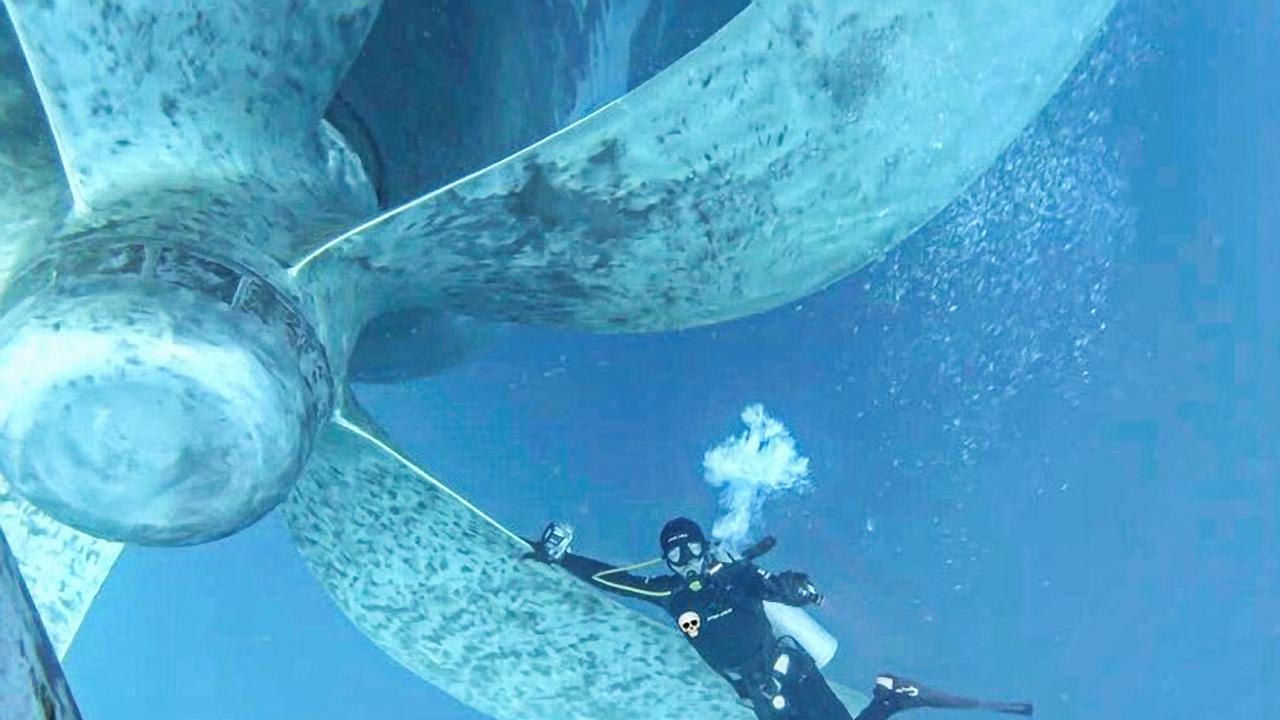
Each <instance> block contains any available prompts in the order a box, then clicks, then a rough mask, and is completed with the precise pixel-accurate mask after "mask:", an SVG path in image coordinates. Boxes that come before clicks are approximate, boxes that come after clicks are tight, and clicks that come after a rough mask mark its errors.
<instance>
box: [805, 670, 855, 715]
mask: <svg viewBox="0 0 1280 720" xmlns="http://www.w3.org/2000/svg"><path fill="white" fill-rule="evenodd" d="M792 695H793V697H794V700H795V703H796V709H798V710H799V711H800V713H801V714H802V715H803V716H804V717H805V718H809V720H853V715H851V714H850V713H849V708H847V707H845V706H844V703H842V702H840V698H838V697H836V694H835V691H833V690H832V689H831V686H830V685H828V684H827V680H826V678H824V677H822V672H821V671H819V670H818V669H817V668H814V669H813V671H812V672H810V673H809V674H807V675H806V676H805V677H804V678H803V679H801V680H800V682H798V683H796V686H795V689H794V690H792Z"/></svg>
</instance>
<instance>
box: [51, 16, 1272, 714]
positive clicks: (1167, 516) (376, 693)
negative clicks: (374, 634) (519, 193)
mask: <svg viewBox="0 0 1280 720" xmlns="http://www.w3.org/2000/svg"><path fill="white" fill-rule="evenodd" d="M1278 48H1280V13H1278V12H1277V8H1276V3H1274V2H1265V1H1264V2H1250V1H1248V0H1227V1H1223V0H1196V1H1195V2H1182V3H1163V2H1154V1H1146V0H1130V1H1128V2H1122V3H1121V4H1120V7H1119V8H1118V10H1117V11H1116V13H1115V15H1114V16H1113V17H1112V19H1111V20H1110V22H1109V26H1108V31H1107V32H1106V34H1105V35H1104V36H1103V37H1102V38H1101V39H1100V41H1099V42H1098V43H1097V45H1096V46H1095V47H1094V48H1093V50H1092V51H1091V52H1090V53H1089V54H1088V56H1087V57H1086V59H1085V61H1084V62H1083V63H1082V64H1081V66H1080V67H1079V68H1077V70H1076V72H1075V73H1074V74H1073V76H1072V79H1071V80H1070V81H1068V83H1067V84H1066V85H1065V86H1064V87H1063V89H1062V90H1061V91H1060V92H1059V94H1058V96H1057V98H1056V99H1055V100H1054V102H1053V103H1051V104H1050V106H1049V107H1048V108H1047V109H1046V110H1045V112H1044V113H1043V114H1042V116H1041V117H1040V119H1039V120H1038V122H1037V123H1036V124H1035V125H1034V126H1033V127H1031V128H1029V129H1028V131H1027V132H1026V133H1024V135H1023V136H1022V138H1021V139H1020V140H1019V141H1018V142H1017V143H1016V144H1015V145H1014V146H1013V147H1012V148H1010V149H1009V151H1008V152H1007V153H1006V154H1005V155H1004V156H1003V157H1002V159H1001V160H1000V162H998V163H997V165H996V166H995V167H993V168H992V169H991V170H990V171H989V172H988V173H987V174H986V175H985V176H984V177H983V178H982V179H981V180H980V181H978V182H977V183H976V184H975V185H974V186H973V187H972V188H971V189H970V190H969V191H968V192H967V193H966V194H965V195H964V196H963V197H962V198H961V199H960V200H958V201H957V202H956V203H954V204H953V205H952V206H951V207H949V208H948V209H947V210H946V211H944V212H943V213H942V214H941V215H940V216H939V217H937V218H936V219H935V220H934V221H932V222H931V223H930V224H929V225H928V226H927V227H925V228H924V229H923V230H921V231H920V232H919V233H917V234H916V235H915V236H914V237H913V238H911V239H909V240H908V241H907V242H905V243H904V244H903V245H901V246H900V247H899V248H898V249H896V250H895V251H894V252H892V253H890V254H889V255H888V256H887V257H886V258H885V259H884V260H883V261H881V262H879V263H877V264H875V265H873V266H871V267H868V268H866V269H864V270H863V271H861V272H858V273H855V274H854V275H853V276H851V277H849V278H847V279H846V280H844V281H842V282H840V283H838V284H836V285H834V286H833V287H831V288H829V289H828V290H826V291H824V292H823V293H821V294H819V295H816V296H814V297H810V298H807V299H805V300H804V301H802V302H800V303H795V304H792V305H789V306H786V307H783V308H780V309H778V310H775V311H773V312H770V313H766V314H764V315H759V316H755V317H751V318H746V319H743V320H739V321H735V322H731V323H727V324H723V325H718V326H714V327H709V328H702V329H698V330H692V331H685V332H678V333H663V334H654V335H643V336H625V337H624V336H592V335H587V334H581V333H575V332H566V331H557V330H549V329H530V328H511V329H509V330H507V331H505V332H504V333H503V335H502V336H501V338H500V339H499V341H498V342H497V344H496V345H495V346H494V347H493V348H492V349H490V350H489V351H488V352H486V353H485V354H483V355H482V356H481V357H479V358H478V359H476V360H474V361H472V362H469V363H467V364H464V365H462V366H459V367H457V368H455V369H453V370H450V371H447V372H445V373H443V374H441V375H439V376H436V377H433V378H431V379H428V380H422V381H415V382H409V383H403V384H400V385H394V386H363V387H358V388H357V394H358V396H359V397H360V399H361V401H362V402H363V404H364V405H365V406H366V408H367V409H368V410H369V411H370V413H371V414H372V415H373V416H374V417H376V418H378V419H379V420H380V421H381V422H382V423H383V426H384V427H385V428H386V429H387V431H388V433H389V434H390V436H391V438H392V439H393V440H394V441H395V442H397V443H398V444H399V446H400V447H401V448H402V449H403V450H405V451H406V452H407V454H409V455H410V456H411V457H413V458H415V459H417V460H419V461H421V462H422V463H423V465H424V466H425V467H426V469H427V470H428V471H430V472H432V473H433V474H434V475H435V476H437V477H439V478H440V479H442V480H443V481H445V482H446V483H448V484H449V485H451V486H452V487H453V488H454V489H456V490H457V491H458V492H460V493H461V494H462V495H463V496H465V497H467V498H469V499H470V500H472V501H473V502H475V503H476V504H477V505H478V506H480V507H481V508H483V509H485V510H486V511H487V512H489V513H490V514H492V515H493V516H494V517H496V518H497V519H498V520H500V521H501V522H503V523H504V524H505V525H506V526H508V527H510V528H512V529H514V530H515V531H517V532H521V533H523V534H526V535H532V534H534V533H536V532H537V531H538V530H539V529H540V528H541V527H542V525H543V524H544V523H545V522H546V521H548V520H550V519H554V518H563V519H566V520H569V521H570V522H572V523H573V524H574V525H575V526H576V528H577V531H578V538H577V541H576V545H575V547H576V549H577V550H578V551H579V552H582V553H584V554H588V555H592V556H597V557H601V558H603V559H609V560H615V561H623V560H633V559H634V560H639V559H645V558H648V557H651V556H652V555H653V554H654V550H655V545H656V535H657V531H658V528H660V527H661V525H662V523H663V522H664V521H665V520H667V519H668V518H670V517H672V516H674V515H679V514H687V515H690V516H692V517H695V518H698V519H700V520H703V521H705V522H706V523H707V524H709V523H710V522H711V521H712V520H713V519H714V518H715V517H716V516H717V515H718V514H719V512H720V509H719V508H718V507H717V494H716V490H715V489H714V488H712V487H710V486H709V485H708V484H707V483H706V481H705V480H704V477H703V466H702V461H703V457H704V453H706V451H707V450H708V449H710V448H711V447H713V446H714V445H716V444H717V443H718V442H720V441H721V440H723V439H724V438H726V437H729V436H732V435H734V434H736V433H739V432H741V431H742V429H743V428H742V424H741V420H740V418H739V415H740V413H741V412H742V411H743V409H744V408H746V407H747V406H749V405H751V404H754V403H762V404H763V406H764V408H765V409H766V411H767V412H768V413H769V414H770V415H772V416H773V417H776V418H777V419H779V420H781V421H782V422H783V423H785V425H786V426H787V428H788V429H789V431H790V432H791V433H792V435H793V436H794V438H795V440H796V443H797V445H798V449H799V452H800V453H802V454H803V455H804V456H806V457H807V458H809V469H810V473H811V487H810V489H809V490H808V491H807V492H803V493H799V494H794V495H787V496H783V497H779V498H776V499H774V500H773V501H771V502H770V503H768V504H767V505H766V506H765V508H764V510H763V516H762V517H759V518H755V520H756V523H757V524H756V527H755V528H754V531H755V533H756V534H757V535H758V534H763V533H768V534H773V535H776V536H777V537H778V539H779V546H778V548H777V549H776V550H775V551H774V552H773V553H772V554H770V555H769V556H767V557H766V558H765V559H764V560H763V564H764V565H766V566H767V567H770V568H776V569H784V568H786V569H797V570H803V571H807V572H809V573H810V574H811V575H812V576H813V577H814V579H815V581H816V582H817V583H818V584H819V586H820V588H821V589H822V590H823V591H824V592H825V593H826V594H827V595H828V597H829V598H830V600H829V601H828V603H827V605H826V606H824V608H822V609H820V610H818V611H817V616H818V617H819V619H820V620H821V621H822V622H823V623H824V624H825V626H826V627H827V628H828V629H829V630H831V631H832V632H833V633H834V634H835V635H836V636H837V637H838V638H839V639H840V641H841V649H840V651H839V653H838V655H837V656H836V659H835V660H834V661H833V663H832V664H831V665H830V666H829V667H828V670H827V675H828V676H829V677H831V678H832V679H835V680H838V681H840V682H842V683H844V684H846V685H850V686H853V687H855V688H859V689H863V690H866V689H867V688H868V687H869V684H870V682H871V679H872V677H873V675H874V673H876V672H878V671H881V670H890V671H894V672H899V673H903V674H905V675H908V676H910V677H917V678H919V679H921V680H922V681H924V682H926V683H929V684H932V685H936V686H938V687H942V688H946V689H951V690H955V691H958V692H964V693H969V694H975V695H989V696H1010V697H1026V698H1030V699H1032V700H1034V701H1035V702H1036V703H1037V716H1038V717H1043V718H1051V719H1052V718H1063V719H1065V718H1145V717H1167V718H1192V717H1219V716H1221V717H1241V718H1276V717H1280V693H1278V692H1277V688H1280V549H1278V548H1280V520H1278V519H1277V518H1278V516H1280V493H1278V491H1277V481H1276V479H1277V474H1278V473H1280V451H1278V450H1277V444H1276V438H1277V437H1278V436H1280V404H1278V403H1277V401H1278V400H1280V284H1277V282H1276V280H1275V278H1277V277H1280V247H1278V246H1277V243H1276V241H1275V238H1276V234H1277V231H1278V230H1280V223H1278V222H1277V214H1278V211H1277V207H1276V205H1277V201H1278V200H1280V190H1278V188H1280V184H1278V183H1277V169H1276V168H1277V163H1278V161H1280V123H1278V121H1277V117H1280V115H1278V114H1277V112H1276V111H1277V110H1278V109H1280V99H1278V98H1280V94H1278V93H1277V92H1276V89H1275V79H1274V77H1272V73H1273V70H1272V69H1273V68H1274V67H1276V66H1277V63H1278V62H1280V51H1278ZM286 535H287V532H286V529H285V527H284V524H283V522H282V520H281V518H280V517H279V515H278V513H273V514H272V515H270V516H268V517H267V518H266V519H265V520H263V521H261V522H260V523H258V524H257V525H256V526H254V527H253V528H251V529H250V530H248V531H246V532H244V533H242V534H239V535H236V536H234V537H232V538H230V539H228V540H224V541H220V542H217V543H213V544H210V545H207V546H201V547H195V548H189V549H181V550H174V549H163V550H159V549H157V550H150V549H146V548H131V549H130V550H129V551H128V552H126V553H125V554H124V555H123V556H122V558H121V560H120V561H119V563H118V565H117V566H116V569H115V572H114V573H113V574H112V575H111V577H110V578H109V579H108V580H107V582H106V584H105V585H104V587H103V589H102V591H101V593H100V595H99V597H98V600H97V602H96V604H95V605H94V606H93V607H92V609H91V610H90V612H89V614H88V616H87V618H86V620H85V622H84V624H83V626H82V628H81V629H80V632H79V635H78V637H77V639H76V641H75V643H74V645H73V646H72V648H71V650H70V653H69V655H68V657H67V660H66V672H67V675H68V677H69V680H70V684H71V686H72V688H73V689H74V691H75V695H76V699H77V701H78V703H79V705H80V707H81V709H82V711H83V713H84V716H85V717H87V718H94V719H95V720H126V719H127V720H133V719H137V720H145V719H148V718H189V719H205V718H209V719H212V718H246V719H248V718H314V719H317V720H318V719H321V718H335V719H337V718H386V717H404V718H455V719H462V718H479V717H483V716H482V715H480V714H478V713H476V712H475V711H473V710H471V709H469V708H467V707H465V706H463V705H461V704H460V703H457V702H456V701H454V700H452V699H451V698H449V697H448V696H447V695H445V694H444V693H442V692H440V691H438V690H436V689H435V688H433V687H432V686H431V685H429V684H427V683H425V682H423V681H421V680H420V679H418V678H417V677H416V676H414V675H413V674H411V673H410V672H409V671H407V670H405V669H403V668H401V667H400V666H398V665H397V664H396V663H395V662H394V661H393V660H391V659H390V658H389V657H387V656H386V655H385V654H383V653H382V651H380V650H379V649H378V648H377V647H375V646H374V645H373V644H372V643H370V642H368V641H367V640H366V639H365V638H364V637H363V636H362V635H361V634H360V633H359V632H358V631H357V630H356V629H355V628H354V627H352V626H351V625H350V624H349V623H348V622H347V621H346V619H345V618H344V617H343V616H342V615H341V614H340V612H339V611H338V609H337V608H336V607H335V606H334V605H333V603H332V602H331V601H330V600H329V598H328V597H327V596H326V595H325V592H324V590H323V588H322V587H321V585H320V584H319V583H316V582H314V581H313V579H312V578H311V575H310V573H309V572H308V570H307V568H306V567H305V566H304V564H303V562H302V559H301V558H300V557H299V556H298V554H297V552H296V551H295V550H294V549H293V547H292V545H291V543H290V542H288V540H287V539H286V537H285V536H286ZM530 682H533V683H536V682H537V679H536V678H534V679H531V680H530ZM935 715H938V713H935ZM938 716H941V715H938Z"/></svg>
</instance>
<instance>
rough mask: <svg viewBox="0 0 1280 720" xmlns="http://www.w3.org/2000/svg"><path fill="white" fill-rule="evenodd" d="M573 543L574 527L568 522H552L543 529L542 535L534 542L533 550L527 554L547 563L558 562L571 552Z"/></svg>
mask: <svg viewBox="0 0 1280 720" xmlns="http://www.w3.org/2000/svg"><path fill="white" fill-rule="evenodd" d="M572 543H573V527H572V526H570V525H569V524H568V523H563V522H552V523H548V524H547V527H546V528H545V529H543V531H542V537H541V538H539V539H538V541H537V542H535V543H533V552H531V553H529V555H526V557H530V558H532V559H534V560H539V561H541V562H545V563H558V562H560V560H562V559H563V558H564V555H565V553H567V552H569V545H570V544H572Z"/></svg>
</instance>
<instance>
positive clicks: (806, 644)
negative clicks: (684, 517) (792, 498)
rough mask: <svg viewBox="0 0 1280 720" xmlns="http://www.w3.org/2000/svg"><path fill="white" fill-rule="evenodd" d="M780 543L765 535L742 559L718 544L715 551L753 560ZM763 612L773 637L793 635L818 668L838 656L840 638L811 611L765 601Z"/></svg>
mask: <svg viewBox="0 0 1280 720" xmlns="http://www.w3.org/2000/svg"><path fill="white" fill-rule="evenodd" d="M777 544H778V541H777V540H775V539H774V538H773V536H769V537H766V538H764V539H763V540H761V541H760V542H758V543H756V544H755V545H752V546H751V547H749V548H747V549H746V550H744V551H743V553H742V557H741V558H735V557H734V556H733V554H732V553H730V552H728V551H727V550H724V549H723V548H721V547H719V546H716V548H715V549H714V551H713V552H714V553H715V554H716V555H717V556H719V557H718V558H717V559H719V560H720V561H721V562H736V561H743V562H752V561H753V560H755V559H756V558H758V557H760V556H761V555H764V554H765V553H767V552H769V551H770V550H772V549H773V548H774V546H775V545H777ZM764 614H765V616H766V617H768V618H769V624H770V625H772V626H773V634H774V636H775V637H779V638H783V637H790V638H793V639H794V640H795V641H796V642H797V643H799V644H800V647H802V648H804V650H805V652H807V653H809V656H810V657H812V658H813V661H814V663H815V664H816V665H817V666H818V669H819V670H821V669H822V668H823V667H825V666H826V664H827V663H829V662H831V658H833V657H835V655H836V649H837V648H839V646H840V643H839V641H838V640H836V639H835V637H834V636H833V635H832V634H831V633H829V632H827V629H826V628H824V627H822V625H820V624H818V621H817V620H814V619H813V617H812V616H811V615H809V613H807V612H805V611H804V610H802V609H800V608H798V607H793V606H791V605H785V604H783V603H777V602H771V601H768V600H766V601H765V602H764Z"/></svg>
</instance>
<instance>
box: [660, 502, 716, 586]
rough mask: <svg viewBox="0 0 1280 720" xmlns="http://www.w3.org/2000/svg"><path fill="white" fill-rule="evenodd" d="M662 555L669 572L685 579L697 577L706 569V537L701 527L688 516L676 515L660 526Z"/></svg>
mask: <svg viewBox="0 0 1280 720" xmlns="http://www.w3.org/2000/svg"><path fill="white" fill-rule="evenodd" d="M658 542H659V543H660V544H661V545H662V557H663V559H664V560H666V561H667V567H669V568H671V572H673V573H675V574H677V575H679V576H680V577H682V578H684V579H685V580H686V581H690V580H693V579H695V578H697V577H698V576H699V575H702V573H704V572H706V569H707V554H708V550H709V548H708V547H707V538H706V536H705V535H703V534H702V528H700V527H698V524H697V523H695V522H694V521H692V520H690V519H689V518H683V517H678V518H676V519H675V520H672V521H671V522H669V523H667V524H666V525H664V526H663V527H662V534H661V535H660V536H659V537H658Z"/></svg>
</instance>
